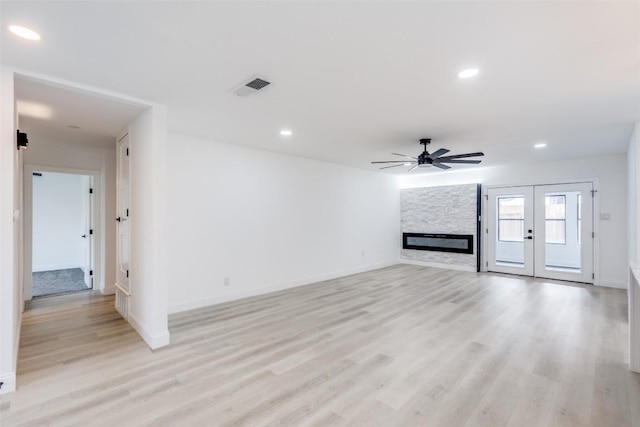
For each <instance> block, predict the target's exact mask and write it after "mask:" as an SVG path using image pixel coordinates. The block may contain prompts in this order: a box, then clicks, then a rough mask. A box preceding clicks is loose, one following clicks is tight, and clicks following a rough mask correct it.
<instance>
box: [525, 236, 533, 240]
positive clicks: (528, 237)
mask: <svg viewBox="0 0 640 427" xmlns="http://www.w3.org/2000/svg"><path fill="white" fill-rule="evenodd" d="M525 239H529V240H533V236H527V237H525Z"/></svg>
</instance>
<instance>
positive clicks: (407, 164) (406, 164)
mask: <svg viewBox="0 0 640 427" xmlns="http://www.w3.org/2000/svg"><path fill="white" fill-rule="evenodd" d="M412 164H413V163H405V164H404V165H405V166H411V165H412Z"/></svg>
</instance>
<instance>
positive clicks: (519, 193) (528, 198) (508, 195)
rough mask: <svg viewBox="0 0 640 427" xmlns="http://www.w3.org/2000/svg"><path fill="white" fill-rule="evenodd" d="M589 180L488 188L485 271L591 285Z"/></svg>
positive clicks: (591, 188) (591, 213) (591, 218)
mask: <svg viewBox="0 0 640 427" xmlns="http://www.w3.org/2000/svg"><path fill="white" fill-rule="evenodd" d="M592 190H593V184H592V183H577V184H554V185H536V186H523V187H505V188H490V189H489V190H488V192H487V195H488V197H487V199H488V209H487V214H488V218H489V221H488V225H487V237H488V239H487V241H488V251H487V255H488V256H487V269H488V270H489V271H495V272H499V273H509V274H520V275H524V276H535V277H544V278H549V279H558V280H568V281H573V282H584V283H593V199H592V194H593V192H592Z"/></svg>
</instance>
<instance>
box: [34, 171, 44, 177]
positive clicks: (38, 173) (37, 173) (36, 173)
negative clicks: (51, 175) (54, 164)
mask: <svg viewBox="0 0 640 427" xmlns="http://www.w3.org/2000/svg"><path fill="white" fill-rule="evenodd" d="M33 176H42V172H34V173H33Z"/></svg>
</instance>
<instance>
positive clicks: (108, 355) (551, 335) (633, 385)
mask: <svg viewBox="0 0 640 427" xmlns="http://www.w3.org/2000/svg"><path fill="white" fill-rule="evenodd" d="M170 331H171V340H172V344H171V346H169V347H166V348H163V349H159V350H156V351H151V350H149V349H148V348H147V346H146V345H145V343H144V342H143V341H142V340H141V339H140V338H139V337H138V335H137V334H136V333H135V331H134V330H133V329H132V328H131V327H130V326H129V325H128V324H127V323H125V322H124V321H123V320H122V319H121V318H120V317H119V316H118V314H117V313H116V312H115V310H114V309H113V298H112V297H103V296H100V295H97V294H92V293H86V294H80V295H70V296H64V297H55V298H45V299H40V300H34V302H33V303H32V304H31V306H30V307H29V310H28V311H26V312H25V314H24V320H23V326H22V336H21V343H20V357H19V366H18V391H17V392H15V393H13V394H10V395H3V396H0V425H1V426H3V427H5V426H6V427H8V426H49V425H51V426H76V425H77V426H147V425H148V426H275V425H291V426H323V427H324V426H465V425H467V426H640V375H638V374H633V373H631V372H629V371H628V370H627V364H626V363H627V361H626V357H627V341H626V340H627V296H626V292H625V291H621V290H615V289H604V288H596V287H593V286H588V285H585V286H582V285H571V284H566V283H564V284H563V283H562V282H551V281H543V280H534V279H527V278H519V277H511V276H501V275H494V274H486V273H485V274H475V273H463V272H455V271H447V270H439V269H433V268H424V267H417V266H411V265H396V266H393V267H389V268H385V269H382V270H377V271H372V272H368V273H363V274H358V275H353V276H349V277H346V278H341V279H337V280H330V281H325V282H321V283H317V284H313V285H309V286H304V287H300V288H295V289H291V290H287V291H283V292H278V293H273V294H268V295H263V296H259V297H254V298H249V299H244V300H240V301H235V302H232V303H227V304H222V305H218V306H215V307H209V308H204V309H199V310H195V311H191V312H185V313H180V314H179V315H174V316H172V317H171V319H170Z"/></svg>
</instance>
